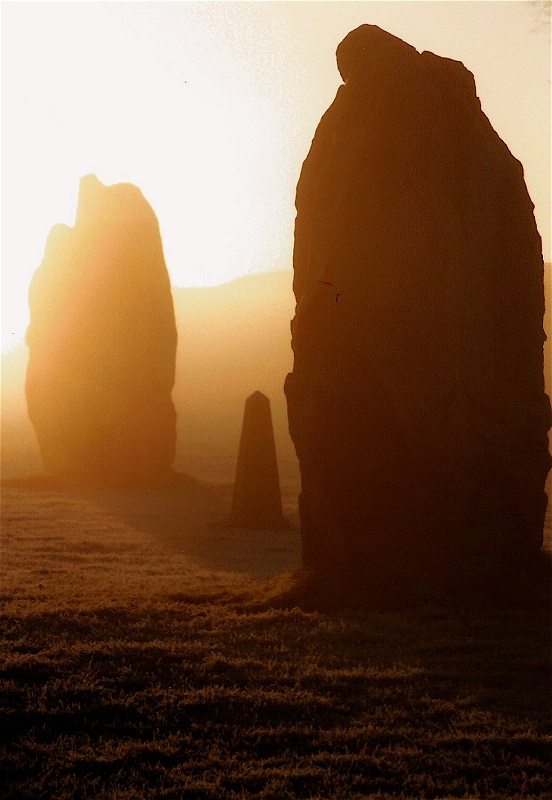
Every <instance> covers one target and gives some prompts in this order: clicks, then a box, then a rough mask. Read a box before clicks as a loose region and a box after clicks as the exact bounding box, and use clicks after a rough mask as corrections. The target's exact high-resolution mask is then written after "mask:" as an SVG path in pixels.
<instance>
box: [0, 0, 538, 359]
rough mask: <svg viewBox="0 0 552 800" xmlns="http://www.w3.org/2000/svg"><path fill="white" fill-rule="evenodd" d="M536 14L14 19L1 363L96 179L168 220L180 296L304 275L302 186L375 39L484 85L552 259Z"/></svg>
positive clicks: (400, 8)
mask: <svg viewBox="0 0 552 800" xmlns="http://www.w3.org/2000/svg"><path fill="white" fill-rule="evenodd" d="M544 5H545V4H542V3H531V2H494V1H491V0H489V1H488V2H487V1H486V0H480V1H479V2H447V0H442V1H441V2H437V1H434V2H421V1H418V0H415V1H412V2H400V0H397V2H394V1H392V2H348V1H347V0H345V1H343V0H342V1H341V2H316V1H315V2H283V1H280V2H241V3H234V2H191V3H190V2H176V3H165V2H139V3H136V2H122V3H117V2H103V3H93V2H61V3H50V2H40V3H36V2H3V3H2V289H3V300H2V305H3V330H2V349H7V348H8V347H11V346H13V345H14V344H16V343H17V342H18V341H20V340H21V338H22V337H23V335H24V330H25V326H26V323H27V289H28V285H29V281H30V278H31V276H32V273H33V271H34V270H35V268H36V267H37V266H38V264H39V263H40V261H41V258H42V253H43V249H44V243H45V240H46V236H47V234H48V231H49V229H50V227H51V226H52V225H53V224H55V223H57V222H66V223H68V224H73V222H74V216H75V209H76V199H77V191H78V183H79V178H80V177H81V176H82V175H84V174H87V173H89V172H94V173H96V175H97V176H98V177H99V178H100V180H102V181H103V182H104V183H115V182H118V181H130V182H132V183H135V184H137V185H138V186H140V188H141V189H142V191H143V193H144V195H145V196H146V198H147V199H148V200H149V202H150V203H151V205H152V206H153V208H154V210H155V212H156V214H157V217H158V219H159V223H160V226H161V233H162V236H163V244H164V249H165V257H166V260H167V266H168V268H169V272H170V274H171V279H172V282H173V284H175V285H181V286H185V285H208V284H214V283H219V282H222V281H225V280H228V279H231V278H232V277H235V276H237V275H239V274H243V273H247V272H258V271H263V270H271V269H281V268H284V267H290V266H291V257H292V247H293V225H294V218H295V209H294V195H295V186H296V183H297V179H298V176H299V172H300V169H301V164H302V161H303V159H304V158H305V156H306V154H307V152H308V148H309V146H310V142H311V140H312V137H313V135H314V131H315V128H316V125H317V124H318V121H319V119H320V117H321V115H322V113H323V112H324V111H325V109H326V108H327V107H328V105H329V104H330V103H331V101H332V100H333V98H334V96H335V92H336V90H337V87H338V85H339V84H340V82H341V79H340V76H339V73H338V71H337V68H336V64H335V49H336V47H337V45H338V44H339V42H340V41H341V40H342V39H343V37H344V36H345V35H346V34H347V33H348V32H349V31H350V30H352V29H353V28H355V27H357V26H358V25H361V24H362V23H372V24H376V25H379V26H380V27H382V28H385V29H386V30H388V31H389V32H391V33H393V34H395V35H396V36H399V37H401V38H403V39H405V40H406V41H408V42H409V43H410V44H412V45H414V46H415V47H416V48H417V49H418V50H431V51H433V52H435V53H437V54H439V55H443V56H447V57H450V58H455V59H458V60H461V61H463V62H464V64H465V65H466V66H467V67H468V68H469V69H470V70H471V71H472V72H473V73H474V75H475V79H476V84H477V89H478V94H479V97H480V98H481V101H482V105H483V110H484V111H485V113H486V114H487V116H488V117H489V118H490V120H491V123H492V124H493V127H494V128H495V130H497V132H498V133H499V134H500V136H501V137H502V138H503V139H504V140H505V142H506V143H507V144H508V146H509V147H510V149H511V151H512V152H513V153H514V155H515V156H516V157H517V158H519V159H520V160H521V161H522V163H523V164H524V167H525V175H526V181H527V184H528V187H529V192H530V194H531V196H532V198H533V202H534V203H535V206H536V216H537V223H538V226H539V230H540V232H541V235H542V237H543V241H544V251H545V258H546V259H547V260H550V217H551V209H550V172H551V168H550V91H551V90H550V25H549V22H548V23H547V21H546V18H547V13H546V10H545V8H544ZM548 13H549V12H548Z"/></svg>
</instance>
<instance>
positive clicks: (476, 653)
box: [0, 481, 552, 800]
mask: <svg viewBox="0 0 552 800" xmlns="http://www.w3.org/2000/svg"><path fill="white" fill-rule="evenodd" d="M2 502H3V513H2V564H1V566H2V588H1V601H2V616H1V637H2V655H1V669H0V681H1V683H0V687H1V715H0V726H1V729H2V736H1V739H2V742H3V744H2V751H1V764H0V775H2V776H3V778H2V780H3V784H1V785H3V788H0V796H1V797H2V798H5V799H6V800H8V799H9V798H10V799H12V800H16V798H17V799H19V798H21V799H23V798H55V799H56V800H57V798H60V800H61V798H75V799H77V798H114V799H115V798H117V800H118V799H119V798H121V800H122V799H123V798H124V799H125V800H126V799H127V798H129V799H130V798H190V799H192V798H193V799H195V798H197V800H203V799H205V800H207V798H213V800H214V799H215V798H217V799H218V798H253V797H256V798H271V799H273V800H286V798H343V800H355V798H370V797H374V798H375V797H377V798H380V800H382V799H384V798H391V797H399V798H400V797H402V798H424V797H425V798H460V797H481V798H496V800H498V799H499V798H500V800H506V798H519V799H520V800H521V798H526V799H527V800H528V799H529V798H551V797H552V775H551V768H550V763H551V757H552V725H551V720H550V699H551V686H552V682H551V670H550V644H551V636H550V609H549V606H548V604H547V603H546V602H544V603H543V604H542V606H541V607H532V608H529V607H526V608H517V609H516V608H515V607H511V608H502V609H501V610H497V609H493V608H491V607H485V608H483V607H481V608H478V607H477V605H476V604H473V603H471V604H470V603H469V602H467V603H466V604H465V605H464V606H463V607H461V608H460V607H456V608H452V607H446V606H444V605H442V606H439V605H422V606H418V607H415V608H411V609H403V610H398V609H395V610H382V609H380V610H376V609H375V608H372V609H371V608H364V609H361V610H355V611H353V610H351V611H334V612H333V613H322V612H320V611H318V612H317V611H312V610H310V611H309V610H305V607H300V606H301V604H298V605H297V606H296V607H286V606H285V604H283V603H279V604H278V603H276V602H273V599H274V598H276V597H277V596H278V592H279V591H280V590H281V591H283V590H284V589H285V588H286V587H289V586H291V585H293V581H294V577H293V572H292V571H293V569H294V568H296V567H297V565H298V563H299V536H298V533H297V531H296V530H288V531H266V532H248V531H240V530H232V529H228V528H226V527H224V525H223V524H221V523H222V522H223V521H224V519H225V518H226V516H227V514H228V510H229V490H228V487H218V488H209V487H206V486H202V485H200V484H196V483H194V482H193V481H190V482H189V483H185V484H183V485H182V486H180V487H178V488H173V489H172V490H167V491H165V492H161V493H157V494H147V493H145V494H144V493H137V492H126V493H115V492H90V493H86V494H82V493H80V494H77V493H68V492H60V491H55V490H52V489H48V488H47V487H45V486H44V485H42V484H41V483H40V482H38V481H35V482H34V483H33V482H31V481H27V482H25V481H22V482H19V483H18V482H12V483H11V485H5V486H4V488H3V499H2ZM285 510H286V513H287V515H288V516H289V517H290V519H292V521H294V522H296V508H295V498H294V496H292V495H289V496H288V497H287V498H286V504H285ZM282 576H283V577H282ZM270 598H272V600H271V599H270Z"/></svg>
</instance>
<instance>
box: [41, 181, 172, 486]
mask: <svg viewBox="0 0 552 800" xmlns="http://www.w3.org/2000/svg"><path fill="white" fill-rule="evenodd" d="M29 305H30V325H29V328H28V331H27V344H28V346H29V365H28V369H27V379H26V397H27V406H28V412H29V416H30V419H31V421H32V423H33V425H34V428H35V431H36V434H37V438H38V441H39V445H40V449H41V453H42V457H43V461H44V466H45V468H46V470H47V471H49V472H51V473H54V474H56V475H60V476H63V477H65V478H67V479H70V480H74V481H78V482H84V483H92V484H97V485H105V486H144V485H149V484H152V483H155V482H156V481H159V480H161V479H162V478H163V476H164V475H165V474H166V473H167V472H168V471H169V470H170V467H171V464H172V461H173V458H174V448H175V440H176V414H175V410H174V407H173V403H172V400H171V390H172V387H173V384H174V370H175V355H176V327H175V321H174V310H173V303H172V297H171V288H170V282H169V277H168V273H167V269H166V266H165V260H164V256H163V249H162V244H161V237H160V233H159V226H158V223H157V219H156V217H155V214H154V212H153V210H152V209H151V207H150V205H149V204H148V203H147V201H146V200H145V199H144V197H143V195H142V193H141V192H140V190H139V189H138V188H137V187H135V186H132V185H130V184H116V185H114V186H104V185H103V184H101V183H100V181H99V180H98V179H97V178H96V177H95V176H93V175H88V176H86V177H84V178H83V179H82V180H81V184H80V192H79V201H78V207H77V215H76V222H75V225H74V227H72V228H71V227H68V226H66V225H56V226H55V227H54V228H52V230H51V232H50V235H49V237H48V240H47V243H46V248H45V253H44V258H43V260H42V263H41V265H40V267H39V268H38V269H37V270H36V272H35V274H34V276H33V279H32V283H31V287H30V292H29Z"/></svg>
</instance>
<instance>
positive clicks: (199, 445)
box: [173, 270, 299, 484]
mask: <svg viewBox="0 0 552 800" xmlns="http://www.w3.org/2000/svg"><path fill="white" fill-rule="evenodd" d="M292 280H293V273H292V272H291V270H290V271H281V272H268V273H261V274H257V275H250V276H247V277H244V278H238V279H237V280H234V281H231V282H230V283H225V284H222V285H220V286H213V287H201V288H185V289H180V288H173V298H174V306H175V313H176V319H177V328H178V350H177V367H176V384H175V388H174V391H173V398H174V402H175V405H176V408H177V412H178V423H177V425H178V454H177V459H176V465H177V467H178V468H179V469H182V470H184V471H186V472H191V473H192V474H194V475H198V476H200V477H203V476H210V477H211V478H213V479H217V480H233V477H234V469H235V463H236V458H237V452H238V443H239V436H240V431H241V424H242V416H243V408H244V404H245V399H246V398H247V397H248V396H249V395H250V394H252V393H253V392H255V391H260V392H263V394H266V395H267V397H268V398H269V399H270V402H271V407H272V416H273V422H274V431H275V438H276V450H277V455H278V461H279V465H280V478H281V481H282V483H287V484H289V483H293V484H298V476H299V471H298V465H297V459H296V457H295V451H294V449H293V445H292V442H291V439H290V438H289V434H288V430H287V411H286V402H285V396H284V389H283V386H284V380H285V377H286V375H287V373H288V372H290V371H291V369H292V367H293V353H292V350H291V334H290V327H289V326H290V321H291V319H292V317H293V314H294V308H295V299H294V296H293V291H292Z"/></svg>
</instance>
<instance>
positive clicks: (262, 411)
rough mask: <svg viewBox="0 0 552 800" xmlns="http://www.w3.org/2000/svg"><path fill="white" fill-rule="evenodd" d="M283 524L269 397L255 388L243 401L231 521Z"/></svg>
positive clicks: (238, 524)
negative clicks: (243, 408)
mask: <svg viewBox="0 0 552 800" xmlns="http://www.w3.org/2000/svg"><path fill="white" fill-rule="evenodd" d="M286 524H287V523H286V521H285V519H284V516H283V513H282V499H281V494H280V479H279V477H278V465H277V462H276V447H275V444H274V431H273V427H272V415H271V413H270V401H269V399H268V397H266V396H265V395H264V394H261V392H254V393H253V394H252V395H250V396H249V397H248V398H247V400H246V401H245V410H244V414H243V426H242V432H241V438H240V448H239V453H238V463H237V467H236V481H235V484H234V493H233V497H232V509H231V512H230V525H232V526H234V527H240V528H259V529H262V528H282V527H285V526H286Z"/></svg>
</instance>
